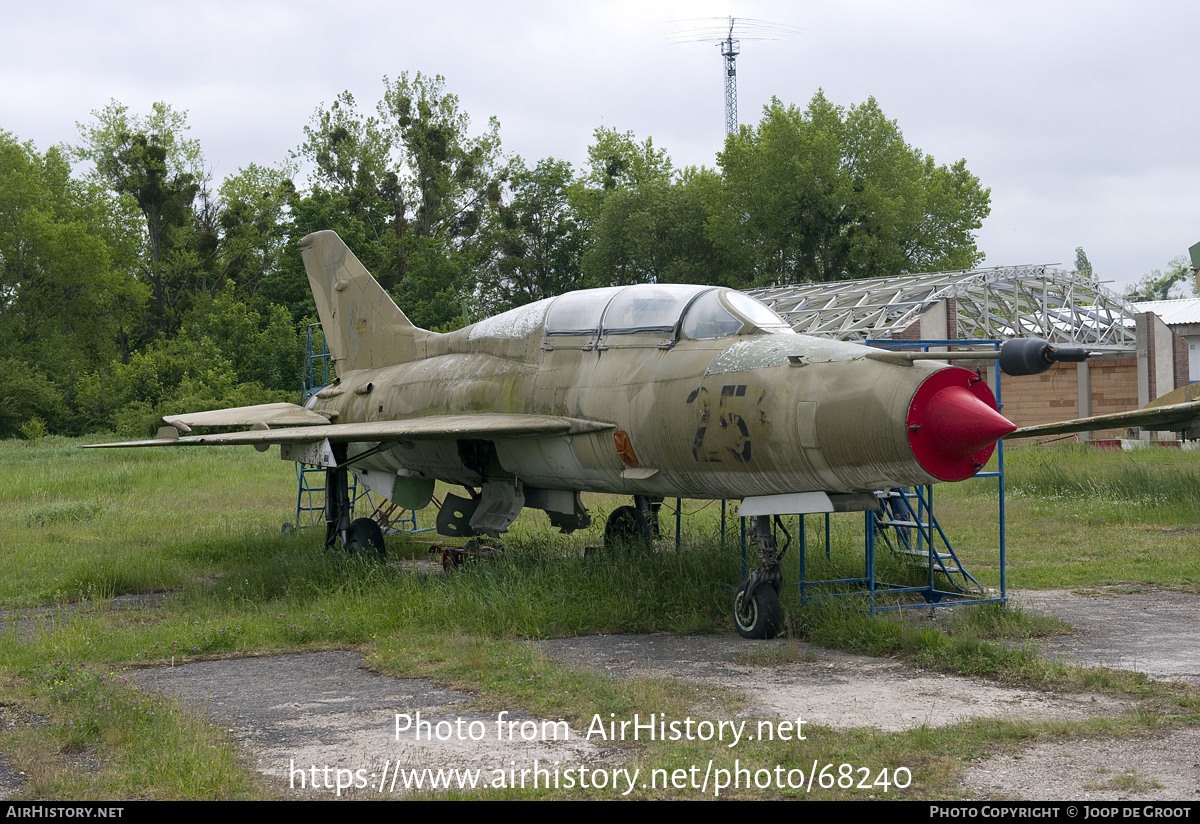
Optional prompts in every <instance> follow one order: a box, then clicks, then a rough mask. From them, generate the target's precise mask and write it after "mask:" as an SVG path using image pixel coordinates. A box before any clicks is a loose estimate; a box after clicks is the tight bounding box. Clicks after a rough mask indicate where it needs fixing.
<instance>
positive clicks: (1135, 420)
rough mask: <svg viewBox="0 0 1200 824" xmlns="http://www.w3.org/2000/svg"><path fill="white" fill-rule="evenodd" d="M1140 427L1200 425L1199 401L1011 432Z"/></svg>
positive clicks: (1036, 434) (1017, 435) (1176, 429)
mask: <svg viewBox="0 0 1200 824" xmlns="http://www.w3.org/2000/svg"><path fill="white" fill-rule="evenodd" d="M1132 426H1136V427H1140V428H1141V429H1148V430H1151V431H1159V430H1162V431H1170V432H1180V431H1183V430H1185V429H1194V428H1197V427H1200V401H1189V402H1188V403H1177V404H1173V405H1171V406H1157V407H1151V406H1148V407H1146V408H1145V409H1134V410H1133V411H1130V412H1113V413H1111V414H1108V415H1095V416H1093V417H1091V418H1078V419H1076V420H1073V421H1063V422H1062V423H1047V424H1042V425H1040V426H1023V427H1021V428H1020V429H1018V430H1016V431H1015V432H1013V433H1012V434H1011V435H1009V436H1008V439H1010V440H1011V439H1012V438H1036V437H1040V436H1042V435H1067V434H1070V433H1072V432H1093V431H1096V430H1100V429H1121V428H1123V427H1132Z"/></svg>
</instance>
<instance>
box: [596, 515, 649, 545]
mask: <svg viewBox="0 0 1200 824" xmlns="http://www.w3.org/2000/svg"><path fill="white" fill-rule="evenodd" d="M651 534H652V533H651V532H650V523H649V522H648V521H647V520H646V515H645V513H644V512H642V511H641V510H640V509H638V508H637V507H635V506H619V507H617V508H616V509H614V510H613V511H612V514H611V515H609V516H608V521H607V522H606V523H605V524H604V548H605V549H620V548H625V547H635V548H638V549H649V548H650V547H651V546H652V544H651V541H652V538H651V537H650V536H651Z"/></svg>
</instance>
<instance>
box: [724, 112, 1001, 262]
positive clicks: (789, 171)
mask: <svg viewBox="0 0 1200 824" xmlns="http://www.w3.org/2000/svg"><path fill="white" fill-rule="evenodd" d="M718 163H719V165H720V167H721V171H722V182H723V186H722V188H721V190H720V197H719V199H718V201H717V203H716V204H715V208H714V210H713V215H712V218H711V221H710V236H711V237H712V239H713V241H714V242H715V243H717V244H718V246H719V247H720V249H721V250H722V251H723V252H724V253H725V254H726V255H728V256H729V258H730V260H731V261H732V262H733V264H734V265H735V266H736V267H739V268H740V269H741V270H742V271H743V272H744V273H745V275H744V276H745V277H746V278H747V280H748V281H752V282H753V283H771V282H775V283H795V282H803V281H831V280H842V279H847V278H865V277H885V276H892V275H900V274H905V273H910V272H927V271H936V270H943V269H960V268H967V267H971V266H974V265H975V264H977V263H978V262H979V261H980V260H981V259H982V255H981V254H980V252H979V251H978V249H977V248H976V246H975V238H974V234H973V233H974V231H975V230H976V229H978V228H979V227H980V226H981V225H982V221H983V219H984V218H985V217H986V216H987V215H988V212H989V211H990V207H989V198H990V190H988V189H984V188H982V187H981V186H980V185H979V180H978V178H976V177H975V176H974V175H973V174H971V173H970V172H969V171H967V168H966V164H965V161H962V160H960V161H958V162H957V163H955V164H953V165H951V166H938V165H937V164H936V163H935V162H934V160H933V158H932V157H929V156H927V155H925V154H923V153H922V152H921V151H920V150H919V149H915V148H913V147H911V146H909V145H908V144H907V143H905V142H904V138H903V136H902V135H901V133H900V129H899V128H898V127H897V125H896V122H895V121H893V120H888V119H887V118H886V117H885V116H884V114H883V112H882V111H881V110H880V109H879V106H878V104H876V102H875V100H874V98H868V100H867V101H866V102H865V103H863V104H861V105H858V106H852V107H850V108H849V109H844V108H842V107H841V106H836V105H834V104H832V103H831V102H829V101H828V100H827V99H826V98H825V95H824V93H822V92H818V93H817V95H816V96H815V97H814V98H813V100H812V102H811V103H810V104H809V106H808V108H807V109H806V110H804V111H801V110H800V109H798V108H797V107H795V106H784V105H783V104H782V103H781V102H780V101H778V100H773V101H772V103H771V105H770V106H767V107H766V109H765V111H764V114H763V119H762V121H761V122H760V123H759V125H758V126H757V127H756V128H752V127H747V126H743V127H742V129H741V131H740V132H739V133H738V134H736V135H730V136H729V138H728V139H727V140H726V143H725V149H724V151H722V152H721V153H720V155H718Z"/></svg>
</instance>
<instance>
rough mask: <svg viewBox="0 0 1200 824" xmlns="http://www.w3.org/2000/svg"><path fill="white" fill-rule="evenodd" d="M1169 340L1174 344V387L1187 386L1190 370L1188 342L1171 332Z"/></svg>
mask: <svg viewBox="0 0 1200 824" xmlns="http://www.w3.org/2000/svg"><path fill="white" fill-rule="evenodd" d="M1171 342H1172V343H1173V344H1174V350H1175V352H1174V354H1175V388H1176V389H1178V388H1179V387H1181V386H1187V385H1188V382H1189V381H1190V380H1191V377H1190V376H1191V372H1190V369H1189V364H1188V344H1187V341H1185V340H1184V339H1183V338H1181V337H1179V335H1176V334H1175V333H1174V332H1172V333H1171Z"/></svg>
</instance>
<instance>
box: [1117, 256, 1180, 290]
mask: <svg viewBox="0 0 1200 824" xmlns="http://www.w3.org/2000/svg"><path fill="white" fill-rule="evenodd" d="M1191 275H1192V266H1191V263H1190V262H1189V261H1188V259H1187V258H1186V257H1185V256H1183V255H1180V256H1178V257H1175V258H1172V259H1171V260H1170V262H1169V263H1167V271H1165V272H1164V271H1162V270H1160V269H1152V270H1151V271H1150V273H1149V274H1146V275H1142V277H1141V279H1140V280H1138V281H1137V282H1136V283H1134V284H1131V285H1129V286H1126V287H1125V298H1126V299H1127V300H1131V301H1149V300H1170V299H1171V298H1181V297H1183V296H1184V293H1185V291H1186V289H1185V288H1184V286H1183V284H1185V283H1187V281H1188V279H1189V278H1190V277H1191ZM1177 285H1178V286H1179V287H1180V288H1178V289H1177V288H1176V286H1177ZM1192 292H1193V293H1195V292H1196V284H1195V283H1192Z"/></svg>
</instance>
